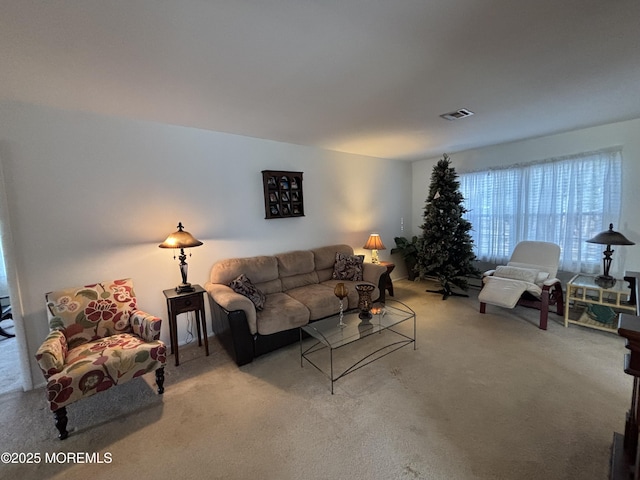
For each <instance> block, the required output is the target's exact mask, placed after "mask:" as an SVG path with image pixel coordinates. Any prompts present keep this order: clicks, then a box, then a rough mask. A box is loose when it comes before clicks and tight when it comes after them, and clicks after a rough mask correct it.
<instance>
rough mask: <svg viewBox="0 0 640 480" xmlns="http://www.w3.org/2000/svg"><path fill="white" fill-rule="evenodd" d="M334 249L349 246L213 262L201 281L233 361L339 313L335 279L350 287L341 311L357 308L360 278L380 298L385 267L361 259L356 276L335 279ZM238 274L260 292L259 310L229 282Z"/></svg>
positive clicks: (276, 345) (241, 360)
mask: <svg viewBox="0 0 640 480" xmlns="http://www.w3.org/2000/svg"><path fill="white" fill-rule="evenodd" d="M337 253H340V254H344V255H349V256H350V255H353V249H352V248H351V247H350V246H349V245H330V246H326V247H320V248H315V249H312V250H297V251H292V252H285V253H279V254H276V255H272V256H266V255H265V256H258V257H249V258H231V259H226V260H221V261H219V262H217V263H216V264H215V265H213V267H212V268H211V274H210V278H209V281H208V282H207V283H206V284H205V289H206V290H207V292H208V294H209V298H210V305H211V311H212V317H213V329H214V332H215V333H216V335H218V336H219V337H220V339H221V340H222V342H223V344H225V345H226V346H227V347H228V348H229V350H230V351H231V353H232V354H233V355H234V357H235V360H236V363H237V364H238V365H244V364H246V363H249V362H251V361H252V360H253V358H254V357H256V356H258V355H261V354H263V353H267V352H269V351H272V350H275V349H276V348H279V347H281V346H284V345H286V344H289V343H292V342H293V341H296V340H298V338H299V331H298V327H301V326H303V325H306V324H307V323H309V322H313V321H314V320H318V319H320V318H324V317H328V316H331V315H335V314H336V313H338V312H339V310H340V303H339V300H338V299H337V298H336V296H335V295H334V293H333V290H334V288H335V286H336V284H337V283H339V282H343V283H345V285H346V286H347V288H348V289H349V295H348V299H345V301H344V308H345V310H346V309H353V308H356V307H357V305H358V293H357V292H356V290H355V286H356V285H357V284H359V283H368V284H371V285H373V286H374V287H375V289H374V291H373V292H372V298H373V299H374V300H377V301H384V282H385V280H386V268H385V267H383V266H381V265H374V264H372V263H363V265H362V267H363V268H362V280H361V281H352V280H344V279H336V278H333V277H334V267H335V263H336V254H337ZM241 274H244V275H246V277H247V278H248V279H249V280H251V282H252V283H253V285H255V287H257V288H258V290H259V291H260V292H262V293H263V294H264V298H265V301H264V306H263V308H262V310H259V309H256V305H255V304H254V302H253V301H252V300H250V299H249V298H248V297H247V296H244V295H242V294H240V293H236V291H234V290H233V289H232V288H231V287H230V286H229V285H230V284H231V282H232V281H233V280H234V279H236V278H238V277H239V276H240V275H241Z"/></svg>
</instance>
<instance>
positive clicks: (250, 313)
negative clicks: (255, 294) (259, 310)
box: [204, 282, 258, 335]
mask: <svg viewBox="0 0 640 480" xmlns="http://www.w3.org/2000/svg"><path fill="white" fill-rule="evenodd" d="M204 288H205V290H207V292H208V293H209V296H210V297H211V298H212V299H213V301H214V302H216V303H217V304H218V305H220V306H221V307H222V308H223V309H224V310H226V311H227V312H233V311H236V310H242V311H243V312H244V314H245V317H246V319H247V325H248V326H249V331H250V332H251V334H252V335H255V334H256V332H257V331H258V326H257V323H256V306H255V305H254V304H253V302H252V301H251V300H249V299H248V298H247V297H245V296H244V295H240V294H239V293H236V292H234V291H233V290H232V289H231V288H230V287H228V286H227V285H222V284H221V283H211V282H207V283H206V284H205V287H204Z"/></svg>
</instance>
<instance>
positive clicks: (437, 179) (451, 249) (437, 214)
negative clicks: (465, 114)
mask: <svg viewBox="0 0 640 480" xmlns="http://www.w3.org/2000/svg"><path fill="white" fill-rule="evenodd" d="M457 177H458V175H457V174H456V171H455V169H454V168H453V167H452V166H451V160H450V159H449V156H448V155H447V154H444V155H443V157H442V159H440V160H439V161H438V163H437V164H436V165H435V166H434V167H433V172H432V173H431V185H430V186H429V196H428V197H427V202H426V205H425V207H424V215H423V218H424V223H423V224H422V225H421V226H420V228H421V229H422V236H421V242H419V243H420V250H419V252H418V264H417V269H418V273H419V275H420V277H421V278H425V277H436V278H437V279H438V282H440V285H441V286H442V289H441V290H438V291H437V292H436V293H442V299H443V300H446V299H447V297H449V296H450V295H460V294H459V293H455V292H453V291H452V289H451V287H452V285H455V286H456V287H459V288H460V289H462V290H467V288H468V282H467V277H468V276H472V275H479V274H480V271H479V270H478V269H477V268H476V267H475V266H474V264H473V261H474V260H475V259H476V256H475V254H474V253H473V239H472V238H471V235H470V233H469V232H470V230H471V223H469V221H468V220H466V219H465V218H463V217H462V215H463V214H464V213H465V212H466V211H467V210H466V209H465V208H464V206H463V201H464V198H463V196H462V193H461V192H460V190H459V187H460V182H458V180H457Z"/></svg>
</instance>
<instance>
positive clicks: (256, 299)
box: [229, 273, 267, 310]
mask: <svg viewBox="0 0 640 480" xmlns="http://www.w3.org/2000/svg"><path fill="white" fill-rule="evenodd" d="M229 287H231V290H233V291H234V292H236V293H239V294H240V295H244V296H245V297H247V298H248V299H249V300H251V301H252V302H253V304H254V305H255V306H256V310H262V309H263V308H264V302H265V301H266V300H267V296H266V295H265V294H264V293H262V292H261V291H260V290H259V289H258V287H256V286H255V285H254V284H253V283H251V280H249V279H248V278H247V276H246V275H245V274H244V273H242V274H240V275H239V276H238V277H237V278H236V279H235V280H233V281H232V282H231V283H230V284H229Z"/></svg>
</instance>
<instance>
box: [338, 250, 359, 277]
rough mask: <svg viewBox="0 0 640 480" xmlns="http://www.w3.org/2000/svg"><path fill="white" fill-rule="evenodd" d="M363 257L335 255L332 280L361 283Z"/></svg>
mask: <svg viewBox="0 0 640 480" xmlns="http://www.w3.org/2000/svg"><path fill="white" fill-rule="evenodd" d="M363 262H364V255H347V254H344V253H340V252H337V253H336V263H335V264H334V266H333V278H335V279H337V280H353V281H354V282H359V281H362V263H363Z"/></svg>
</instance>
